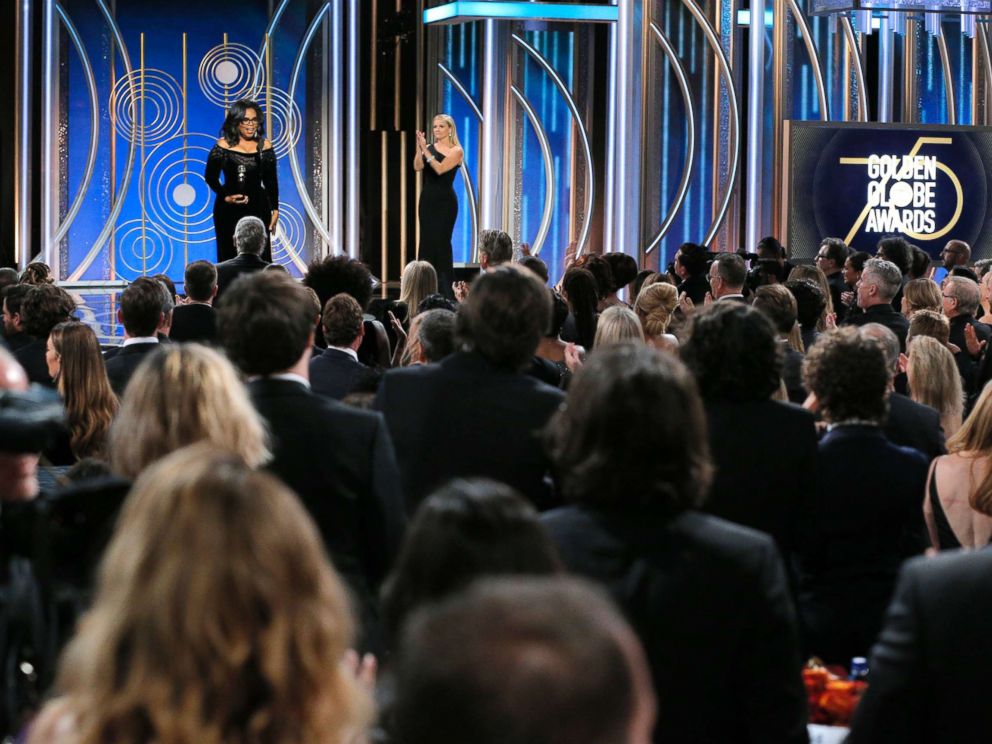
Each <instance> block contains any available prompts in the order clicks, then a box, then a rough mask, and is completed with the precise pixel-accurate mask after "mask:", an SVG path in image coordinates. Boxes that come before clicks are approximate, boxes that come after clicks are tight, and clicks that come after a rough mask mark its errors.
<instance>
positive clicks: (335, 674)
mask: <svg viewBox="0 0 992 744" xmlns="http://www.w3.org/2000/svg"><path fill="white" fill-rule="evenodd" d="M352 629H353V628H352V619H351V614H350V612H349V607H348V600H347V595H346V594H345V590H344V587H343V585H342V583H341V581H340V579H339V578H338V577H337V576H336V574H335V573H334V571H333V569H332V568H331V567H330V564H329V563H328V561H327V558H326V556H325V555H324V553H323V548H322V547H321V541H320V537H319V536H318V534H317V530H316V528H315V527H314V525H313V522H312V521H311V520H310V518H309V517H308V516H307V514H306V512H305V511H304V509H303V507H302V506H301V505H300V502H299V500H298V499H296V498H295V497H294V495H293V494H292V493H291V492H290V491H289V490H288V489H287V488H286V487H285V486H283V485H282V484H281V483H280V482H279V481H278V480H276V479H275V478H273V477H272V476H269V475H267V474H265V473H261V472H256V471H252V470H251V469H249V468H248V467H246V466H245V464H244V462H243V461H242V460H240V459H239V458H237V457H236V456H234V455H230V454H227V453H225V452H222V451H220V450H218V449H216V448H214V447H213V446H212V445H210V444H207V443H201V444H198V445H194V446H192V447H187V448H185V449H181V450H179V451H177V452H174V453H173V454H171V455H169V456H168V457H166V458H164V459H163V460H161V461H160V462H159V463H156V464H155V465H153V466H152V467H150V468H148V470H147V471H146V472H145V474H144V475H142V476H141V478H139V479H138V481H137V483H136V484H135V486H134V488H133V490H132V491H131V494H130V495H129V496H128V499H127V501H126V502H125V504H124V507H123V510H122V512H121V515H120V519H119V521H118V524H117V527H116V530H115V533H114V537H113V539H112V540H111V543H110V545H109V547H108V548H107V551H106V553H105V555H104V558H103V561H102V563H101V566H100V571H99V576H98V585H97V592H96V597H95V601H94V603H93V607H92V609H91V610H90V611H89V612H88V613H87V615H86V616H85V617H84V619H83V621H82V622H81V623H80V626H79V629H78V631H77V633H76V636H75V637H74V638H73V640H72V641H71V643H70V644H69V646H68V648H67V649H66V652H65V655H64V657H63V659H62V663H61V667H60V671H59V676H58V682H57V688H58V691H59V693H60V694H61V695H62V696H63V698H62V700H61V703H60V704H58V705H57V706H56V708H55V710H54V711H51V710H50V711H49V715H47V716H43V717H42V721H43V722H45V720H46V718H47V719H49V721H51V719H52V718H61V719H62V721H63V722H65V724H66V725H67V726H68V725H69V724H70V723H71V728H72V729H73V731H72V734H73V735H72V736H69V737H66V738H65V739H64V740H66V741H73V742H78V743H79V744H124V743H125V742H126V743H127V744H133V743H134V742H152V741H154V742H157V743H158V744H179V743H183V744H192V742H197V744H243V743H244V742H268V743H269V744H289V743H290V742H292V744H299V742H326V743H327V744H332V743H333V744H340V743H341V742H343V741H346V740H347V737H349V736H351V735H353V734H355V733H358V731H359V730H360V729H361V728H362V727H363V726H364V725H365V722H366V720H367V715H368V710H369V705H368V701H367V699H366V696H365V694H364V693H363V692H362V691H361V690H360V689H359V687H358V685H357V683H356V681H355V679H354V678H353V677H352V675H351V673H350V672H348V671H346V670H345V669H344V668H343V665H342V659H343V656H344V654H345V652H346V651H347V649H348V648H349V645H350V643H351V640H352ZM53 713H54V714H55V715H52V714H53ZM58 713H62V715H61V716H58ZM38 728H39V730H38V731H36V732H35V733H36V738H34V739H33V741H42V740H44V741H51V740H52V739H51V737H50V734H51V733H53V731H51V730H49V731H45V730H44V729H45V728H48V729H57V728H58V726H57V725H53V724H52V723H49V725H48V726H43V725H39V727H38ZM46 735H47V736H46Z"/></svg>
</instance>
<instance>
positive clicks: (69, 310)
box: [21, 280, 161, 338]
mask: <svg viewBox="0 0 992 744" xmlns="http://www.w3.org/2000/svg"><path fill="white" fill-rule="evenodd" d="M150 281H151V280H150ZM159 304H160V305H161V302H159ZM75 311H76V302H75V300H73V299H72V295H70V294H69V293H68V292H66V291H65V290H64V289H62V288H61V287H56V286H55V285H54V284H37V285H34V286H32V287H31V290H30V291H29V292H28V293H27V294H26V295H24V299H23V300H22V301H21V324H22V326H23V328H24V330H25V331H27V332H28V333H29V334H31V335H32V336H34V337H35V338H48V334H49V333H51V332H52V329H53V328H54V327H55V326H57V325H58V324H59V323H63V322H65V321H67V320H69V319H70V318H71V317H72V314H73V313H74V312H75Z"/></svg>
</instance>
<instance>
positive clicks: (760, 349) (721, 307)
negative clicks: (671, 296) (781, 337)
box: [680, 302, 783, 401]
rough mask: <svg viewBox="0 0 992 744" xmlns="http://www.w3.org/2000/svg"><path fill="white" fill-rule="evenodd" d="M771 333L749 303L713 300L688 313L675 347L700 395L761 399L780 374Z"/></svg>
mask: <svg viewBox="0 0 992 744" xmlns="http://www.w3.org/2000/svg"><path fill="white" fill-rule="evenodd" d="M777 336H778V334H777V333H776V331H775V326H773V325H772V322H771V321H770V320H768V318H767V317H765V315H764V314H762V313H761V312H759V311H757V310H755V309H754V308H751V307H748V306H747V305H742V304H741V303H738V302H716V303H714V304H712V305H710V306H709V307H705V308H703V309H702V310H697V311H696V312H694V313H693V314H692V316H691V317H690V319H689V324H688V334H687V337H686V339H685V341H684V342H683V343H682V346H681V347H680V352H681V356H682V361H683V362H685V364H686V366H687V367H688V368H689V369H690V370H691V371H692V373H693V375H695V377H696V383H697V384H698V385H699V392H700V394H701V395H702V396H703V400H728V401H751V400H767V399H768V397H769V396H770V395H771V394H772V393H774V392H775V391H776V390H778V387H779V378H780V376H781V374H782V364H783V352H782V349H781V346H780V345H779V343H778V338H777Z"/></svg>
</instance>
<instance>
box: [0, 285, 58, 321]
mask: <svg viewBox="0 0 992 744" xmlns="http://www.w3.org/2000/svg"><path fill="white" fill-rule="evenodd" d="M34 286H35V285H33V284H11V285H10V286H9V287H4V288H3V290H2V291H0V295H2V296H3V301H4V302H6V303H7V311H8V312H9V313H10V314H11V315H17V313H19V312H21V304H22V303H23V302H24V298H25V297H27V295H28V292H30V291H31V289H32V288H33V287H34ZM53 327H54V326H53Z"/></svg>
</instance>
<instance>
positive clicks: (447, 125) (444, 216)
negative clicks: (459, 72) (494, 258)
mask: <svg viewBox="0 0 992 744" xmlns="http://www.w3.org/2000/svg"><path fill="white" fill-rule="evenodd" d="M431 134H432V135H433V140H434V142H433V144H430V145H428V144H427V137H426V135H425V134H424V133H423V132H417V154H416V156H415V157H414V159H413V169H414V170H416V171H423V173H424V181H423V186H422V188H421V191H420V205H419V209H418V212H419V215H420V250H419V251H418V255H417V258H418V259H419V260H421V261H427V262H429V263H430V264H431V265H432V266H433V267H434V269H435V270H436V271H437V286H438V289H439V290H440V291H441V292H444V293H445V294H446V295H448V296H449V297H450V296H451V291H452V290H451V282H452V280H453V279H454V274H453V268H452V257H451V232H452V231H453V230H454V229H455V220H456V219H457V218H458V197H457V196H456V195H455V190H454V189H453V188H452V183H453V182H454V180H455V169H456V168H458V166H459V165H461V164H462V158H463V156H464V154H463V153H462V148H461V146H460V145H459V144H458V133H457V132H456V131H455V121H454V119H452V118H451V117H450V116H448V115H447V114H438V115H437V116H435V117H434V121H433V122H431Z"/></svg>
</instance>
